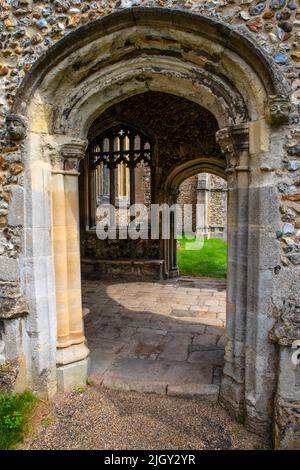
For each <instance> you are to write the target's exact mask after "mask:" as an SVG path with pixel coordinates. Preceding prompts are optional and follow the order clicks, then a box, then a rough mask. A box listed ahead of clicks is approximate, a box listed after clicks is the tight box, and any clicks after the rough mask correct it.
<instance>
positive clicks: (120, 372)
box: [88, 358, 219, 401]
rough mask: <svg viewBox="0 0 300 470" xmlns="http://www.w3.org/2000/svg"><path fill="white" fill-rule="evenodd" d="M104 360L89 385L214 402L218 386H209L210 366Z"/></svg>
mask: <svg viewBox="0 0 300 470" xmlns="http://www.w3.org/2000/svg"><path fill="white" fill-rule="evenodd" d="M107 359H108V361H107V362H106V361H104V362H106V363H105V364H104V363H103V364H102V366H104V367H103V368H99V369H98V370H93V371H92V373H91V374H90V376H89V379H88V383H89V384H90V385H92V386H94V387H106V388H111V389H115V390H123V391H135V392H147V393H157V394H160V395H170V396H177V397H183V398H194V399H198V400H208V401H217V398H218V393H219V386H218V385H217V384H213V383H212V381H213V367H211V366H210V365H199V364H197V365H195V364H187V363H184V364H183V363H178V362H176V361H153V360H149V359H136V358H117V359H116V360H115V361H113V362H112V363H109V359H111V358H107Z"/></svg>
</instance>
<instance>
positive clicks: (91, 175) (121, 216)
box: [86, 125, 152, 229]
mask: <svg viewBox="0 0 300 470" xmlns="http://www.w3.org/2000/svg"><path fill="white" fill-rule="evenodd" d="M151 165H152V146H151V142H150V139H149V137H148V136H147V135H146V134H144V133H143V132H140V131H138V130H137V129H134V128H133V127H129V126H125V125H117V126H114V127H112V128H110V129H108V130H106V131H105V132H103V133H102V134H100V135H99V136H97V137H96V138H95V139H94V140H93V141H92V142H91V144H90V145H89V148H88V158H87V168H86V169H87V172H86V173H87V179H86V186H87V193H88V204H87V210H88V220H87V222H88V228H89V229H94V228H95V227H96V224H97V222H98V212H99V208H100V206H103V205H105V204H110V205H111V206H114V207H115V209H116V211H115V213H116V221H117V224H118V225H127V224H128V223H129V222H130V215H129V207H130V206H131V205H133V204H144V205H146V206H149V204H150V203H151Z"/></svg>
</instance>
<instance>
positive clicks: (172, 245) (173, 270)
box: [168, 188, 179, 278]
mask: <svg viewBox="0 0 300 470" xmlns="http://www.w3.org/2000/svg"><path fill="white" fill-rule="evenodd" d="M178 196H179V189H178V188H175V189H173V191H172V192H171V193H170V194H169V204H170V207H172V205H173V204H176V202H177V199H178ZM168 244H169V249H168V251H169V273H168V277H172V278H173V277H177V276H178V275H179V270H178V265H177V237H176V214H175V213H174V212H173V211H172V212H170V240H168Z"/></svg>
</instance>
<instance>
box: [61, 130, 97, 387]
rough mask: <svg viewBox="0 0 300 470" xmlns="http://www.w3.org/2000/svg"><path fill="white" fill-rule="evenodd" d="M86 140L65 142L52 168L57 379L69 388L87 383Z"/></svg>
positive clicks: (62, 385)
mask: <svg viewBox="0 0 300 470" xmlns="http://www.w3.org/2000/svg"><path fill="white" fill-rule="evenodd" d="M85 148H86V142H85V141H81V140H77V139H71V140H70V141H69V142H67V143H65V144H63V145H62V146H61V159H57V163H58V164H57V166H56V167H55V168H54V169H53V170H52V212H53V253H54V263H55V282H56V309H57V383H58V388H59V390H62V391H66V390H70V389H72V388H73V387H74V386H76V385H80V384H85V383H86V378H87V373H88V360H87V358H88V354H89V351H88V349H87V347H86V345H85V337H84V332H83V319H82V303H81V274H80V245H79V197H78V176H79V173H78V168H79V162H80V160H81V158H83V157H84V151H85Z"/></svg>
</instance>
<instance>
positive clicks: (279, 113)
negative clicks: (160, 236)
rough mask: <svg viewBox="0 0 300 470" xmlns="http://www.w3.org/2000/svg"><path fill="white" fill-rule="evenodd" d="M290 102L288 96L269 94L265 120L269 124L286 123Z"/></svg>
mask: <svg viewBox="0 0 300 470" xmlns="http://www.w3.org/2000/svg"><path fill="white" fill-rule="evenodd" d="M290 111H291V103H290V99H289V97H288V96H285V95H270V96H269V97H268V101H267V103H266V121H267V123H268V124H270V125H279V124H288V122H289V115H290Z"/></svg>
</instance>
